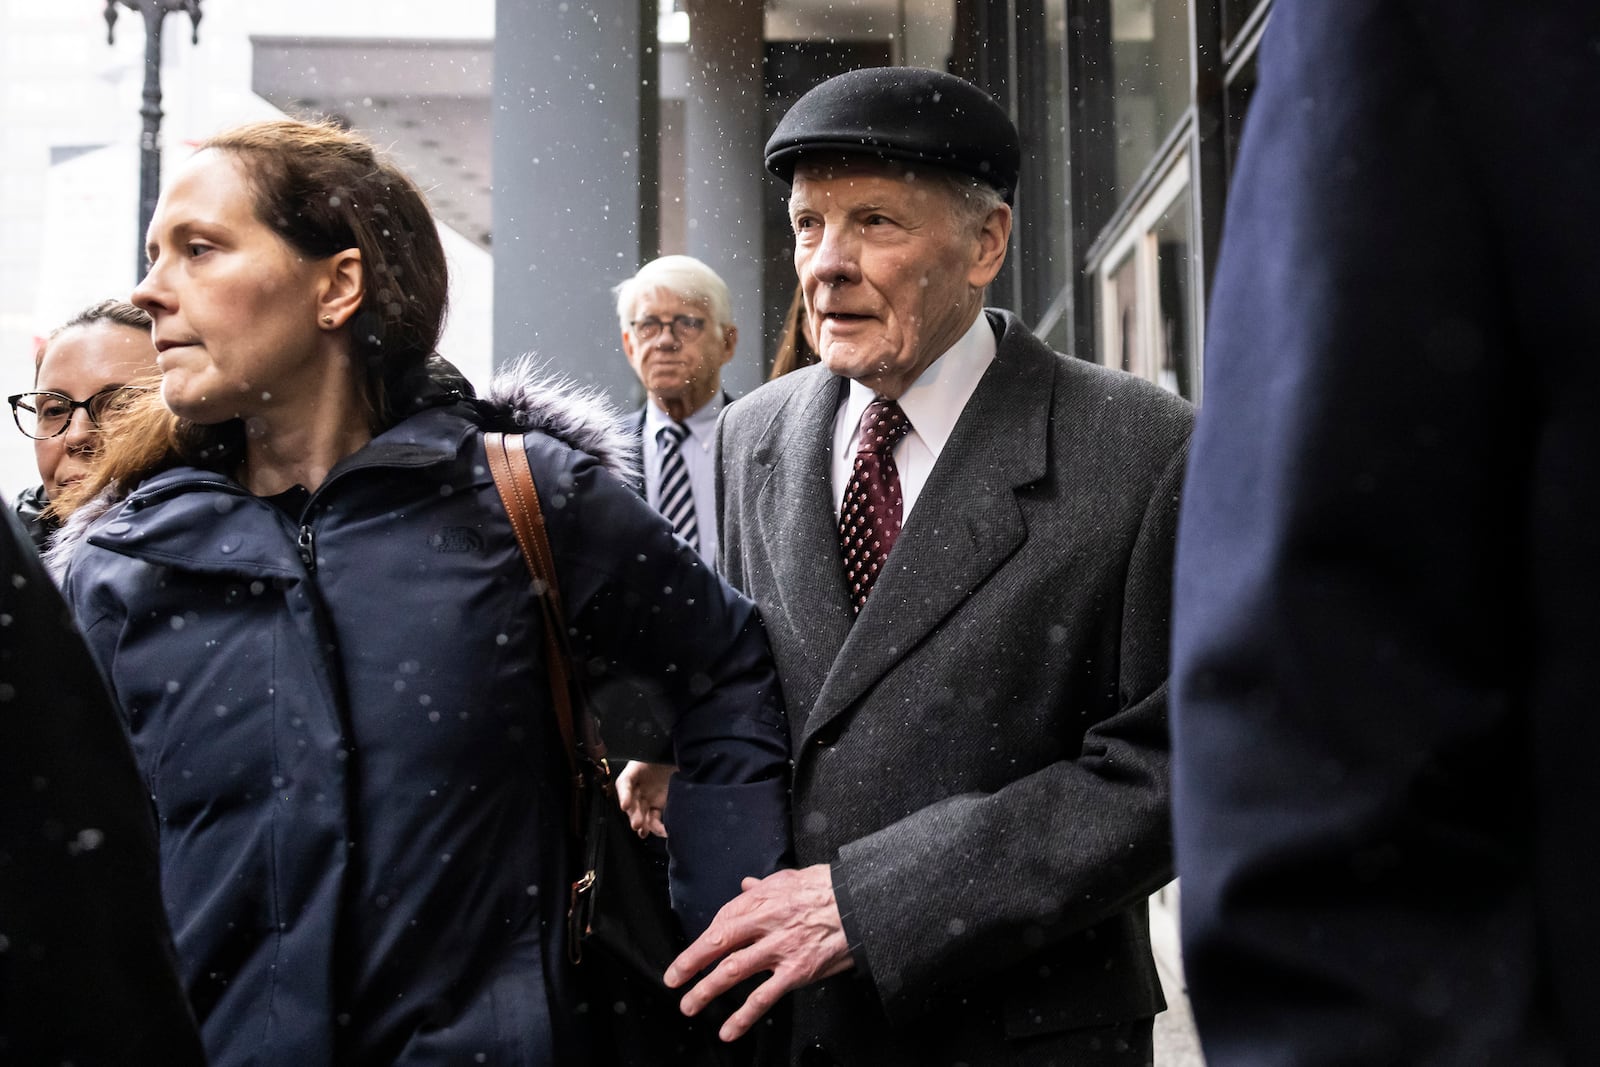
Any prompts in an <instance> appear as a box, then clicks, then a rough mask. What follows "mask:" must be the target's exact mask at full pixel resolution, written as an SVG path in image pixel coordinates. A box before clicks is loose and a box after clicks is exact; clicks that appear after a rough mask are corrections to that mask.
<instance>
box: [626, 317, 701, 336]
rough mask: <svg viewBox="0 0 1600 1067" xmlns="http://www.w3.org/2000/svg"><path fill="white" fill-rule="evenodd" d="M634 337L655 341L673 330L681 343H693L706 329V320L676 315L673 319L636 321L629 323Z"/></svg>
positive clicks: (673, 333)
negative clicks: (659, 336)
mask: <svg viewBox="0 0 1600 1067" xmlns="http://www.w3.org/2000/svg"><path fill="white" fill-rule="evenodd" d="M628 325H629V326H632V327H633V335H634V336H635V337H637V338H638V339H639V340H641V341H654V340H655V339H656V337H657V336H658V335H659V334H660V333H661V331H662V330H665V329H667V328H668V327H671V328H672V336H674V337H676V338H677V339H678V340H680V341H693V340H694V339H695V338H696V337H699V336H700V331H701V330H703V329H705V328H706V320H705V319H702V318H699V317H698V316H695V315H674V316H672V318H671V319H666V320H663V319H656V318H650V319H634V320H633V321H632V322H630V323H628Z"/></svg>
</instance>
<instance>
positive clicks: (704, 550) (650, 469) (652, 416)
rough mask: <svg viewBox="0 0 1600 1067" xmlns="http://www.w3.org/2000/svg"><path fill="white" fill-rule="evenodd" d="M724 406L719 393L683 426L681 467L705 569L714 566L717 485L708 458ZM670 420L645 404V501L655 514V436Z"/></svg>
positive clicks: (658, 489) (657, 473)
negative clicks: (685, 473) (685, 474)
mask: <svg viewBox="0 0 1600 1067" xmlns="http://www.w3.org/2000/svg"><path fill="white" fill-rule="evenodd" d="M722 407H723V402H722V392H721V391H720V390H718V392H717V394H716V395H715V396H713V397H712V398H711V399H710V400H708V401H706V403H705V404H704V405H702V406H701V408H700V410H698V411H696V412H695V413H694V414H692V415H690V416H689V417H688V418H687V419H685V420H684V422H683V424H684V426H686V427H687V428H688V430H689V436H687V437H685V438H684V439H683V445H682V446H681V449H680V450H681V451H682V452H683V462H684V466H686V467H688V468H689V492H690V493H691V495H693V497H694V521H695V526H696V528H697V530H698V533H699V538H700V558H701V559H703V560H705V561H706V566H708V567H712V566H715V565H716V562H715V561H716V558H717V486H716V463H715V461H714V460H713V458H712V455H711V443H712V442H711V437H712V434H713V433H714V432H715V431H716V428H717V416H718V415H719V414H721V412H722ZM671 422H672V417H671V416H669V415H668V414H667V413H666V412H665V411H662V410H661V408H660V407H659V406H658V405H657V404H656V402H655V401H654V400H649V399H646V400H645V404H644V441H643V442H642V445H643V455H642V456H641V459H642V460H643V462H644V498H645V499H646V500H648V501H649V502H650V506H651V507H653V508H655V509H656V510H657V511H660V510H661V441H660V439H659V437H658V436H657V435H658V434H659V433H660V431H661V428H662V427H663V426H667V425H669V424H671Z"/></svg>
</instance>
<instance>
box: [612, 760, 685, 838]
mask: <svg viewBox="0 0 1600 1067" xmlns="http://www.w3.org/2000/svg"><path fill="white" fill-rule="evenodd" d="M677 769H678V768H676V767H674V766H673V765H672V764H670V763H641V762H639V761H638V760H634V761H633V762H632V763H629V764H628V765H627V766H626V767H624V768H622V773H621V774H619V775H617V803H618V804H620V805H622V811H623V813H624V814H626V815H627V816H628V825H629V826H631V827H633V832H634V833H636V834H638V835H639V836H640V837H645V836H646V835H648V834H655V835H656V836H657V837H666V836H667V827H666V824H665V823H663V822H662V821H661V813H662V812H663V811H666V810H667V787H668V786H669V785H670V784H671V783H672V775H673V773H674V772H676V771H677Z"/></svg>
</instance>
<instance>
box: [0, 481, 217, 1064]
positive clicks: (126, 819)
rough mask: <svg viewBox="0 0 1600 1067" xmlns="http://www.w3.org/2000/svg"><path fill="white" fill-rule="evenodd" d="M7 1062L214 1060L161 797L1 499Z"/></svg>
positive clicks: (2, 964) (0, 900) (0, 755)
mask: <svg viewBox="0 0 1600 1067" xmlns="http://www.w3.org/2000/svg"><path fill="white" fill-rule="evenodd" d="M0 512H4V517H3V518H0V522H3V523H4V527H3V529H0V575H3V576H4V577H3V580H0V944H3V947H0V1063H10V1064H19V1065H21V1064H58V1063H67V1062H71V1063H75V1064H79V1065H82V1067H188V1065H199V1064H202V1063H204V1056H203V1054H202V1053H201V1050H200V1037H199V1033H198V1031H196V1029H195V1025H194V1019H193V1017H192V1016H191V1015H190V1013H189V1006H188V1003H187V1002H186V1001H185V1000H184V996H183V989H182V987H181V986H179V984H178V976H177V968H176V964H175V961H174V958H173V952H172V939H171V936H170V935H169V934H168V932H167V917H166V913H165V912H164V911H163V910H162V907H161V895H160V889H159V876H158V875H157V870H156V865H157V860H156V828H155V820H154V819H153V818H152V817H151V811H150V796H149V792H148V790H147V789H146V788H145V785H144V782H143V781H142V780H141V779H140V777H139V772H138V771H137V770H136V769H135V767H134V762H133V753H132V751H130V749H129V747H128V740H127V737H126V736H125V735H124V733H123V729H122V724H121V722H120V721H119V720H118V718H117V712H116V710H115V708H114V707H113V705H112V703H111V697H110V696H109V695H108V694H107V692H106V689H105V685H104V683H103V682H102V681H101V680H100V672H99V671H98V670H97V669H96V668H95V664H94V661H93V660H92V659H90V658H89V652H88V650H87V649H86V648H85V647H84V644H83V639H82V638H81V637H79V636H78V631H77V628H76V627H74V626H73V624H72V619H71V614H70V612H69V611H68V610H67V606H66V604H65V603H64V602H63V601H62V599H61V597H60V595H59V594H58V593H57V592H56V588H55V586H54V585H52V584H51V582H50V578H49V577H48V576H47V575H46V574H45V572H44V568H42V567H41V566H40V565H39V560H38V558H37V557H36V556H35V555H34V551H33V545H32V543H31V542H30V541H29V539H28V536H27V534H26V533H25V531H24V530H23V528H22V524H21V523H20V522H18V521H17V518H16V516H15V515H13V514H12V513H11V509H10V508H9V507H0Z"/></svg>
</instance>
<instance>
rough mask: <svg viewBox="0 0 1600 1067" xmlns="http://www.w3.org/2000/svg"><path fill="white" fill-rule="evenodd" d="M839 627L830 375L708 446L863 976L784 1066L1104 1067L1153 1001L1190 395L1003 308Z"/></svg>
mask: <svg viewBox="0 0 1600 1067" xmlns="http://www.w3.org/2000/svg"><path fill="white" fill-rule="evenodd" d="M987 315H988V317H989V322H990V325H991V326H992V327H993V328H994V329H995V332H996V334H997V336H998V353H997V357H996V359H995V361H994V363H993V364H992V365H991V366H990V368H989V369H988V371H987V372H986V373H985V374H984V377H983V379H982V380H981V381H980V382H979V384H978V387H977V390H976V392H975V393H974V394H973V396H972V398H971V400H970V401H969V403H968V404H967V407H966V409H965V410H964V411H963V413H962V415H961V417H960V420H959V422H958V423H957V425H956V428H955V431H954V433H953V434H952V436H951V438H950V440H949V442H948V444H947V445H946V446H945V449H944V451H943V453H942V454H941V456H940V458H939V461H938V463H937V464H936V466H935V468H934V470H933V472H932V475H931V476H930V478H929V480H928V482H927V484H926V487H925V488H924V489H923V491H922V495H921V496H920V498H919V499H918V501H917V503H916V506H915V508H914V509H913V511H912V512H911V514H910V515H909V516H908V517H907V520H906V523H905V527H904V529H903V531H902V533H901V536H900V539H899V541H898V542H897V543H896V545H895V547H894V551H893V552H892V553H891V555H890V557H889V560H888V564H887V568H886V570H885V572H884V573H883V574H882V575H881V576H880V577H879V579H878V581H877V584H876V586H875V587H874V590H873V593H872V597H871V600H870V601H869V602H868V603H867V605H866V607H865V608H864V609H863V611H862V613H861V615H860V616H859V617H858V618H857V619H856V620H855V621H854V623H853V624H852V621H851V616H850V608H849V605H848V602H847V600H846V595H845V580H844V572H843V566H842V563H841V560H840V552H839V547H838V539H837V533H836V530H835V509H834V504H833V501H832V499H831V487H830V475H829V464H830V450H831V447H832V445H831V437H832V424H833V420H834V413H835V410H836V407H837V404H838V401H839V397H840V391H841V389H843V388H844V387H845V385H846V383H845V381H844V380H843V379H841V378H838V377H836V376H834V375H832V374H830V373H829V372H828V371H827V370H826V369H825V368H824V367H820V366H818V367H812V368H807V369H806V370H803V371H799V372H796V373H794V374H791V375H788V376H786V377H784V378H781V379H779V380H778V381H776V382H773V383H771V384H769V385H767V386H765V387H763V388H761V389H759V390H757V391H756V392H754V393H752V394H751V395H749V396H748V397H746V398H745V399H743V400H741V401H740V402H739V403H738V404H735V405H733V406H732V407H731V408H729V409H728V412H727V414H726V415H725V416H724V418H723V421H722V423H721V425H720V428H719V438H718V448H719V467H720V470H721V472H722V480H721V482H720V483H719V507H720V517H721V522H722V553H723V559H722V564H723V568H724V571H725V573H726V575H727V577H728V579H729V580H730V581H731V582H732V583H733V584H734V585H735V586H737V587H739V588H741V589H743V590H744V591H746V592H747V593H748V594H749V595H750V596H751V597H753V598H754V599H755V600H756V602H757V604H758V605H759V606H760V609H761V612H762V615H763V616H764V618H765V620H766V624H767V626H768V629H769V632H770V636H771V641H772V645H773V650H774V654H775V656H776V659H777V664H778V674H779V678H780V680H781V682H782V685H783V690H784V695H785V699H786V701H787V703H788V707H789V715H790V729H791V733H792V738H793V752H794V760H795V769H794V797H793V817H794V823H795V825H794V831H795V845H796V850H797V858H798V860H799V862H800V864H801V865H809V864H814V863H828V864H832V865H833V866H832V869H833V880H834V885H835V887H836V889H838V890H841V891H842V893H841V898H842V906H843V907H845V908H848V909H849V912H850V915H849V918H848V919H847V923H846V927H847V931H848V932H850V933H852V934H854V935H855V936H856V937H857V938H858V940H859V944H858V945H857V946H856V948H855V954H856V958H857V959H858V960H859V961H862V962H864V963H865V966H864V967H858V968H856V969H854V970H851V971H847V972H846V973H844V974H842V975H840V976H838V977H836V978H832V979H829V980H827V981H825V982H822V983H819V984H817V985H814V986H811V987H809V988H807V989H803V990H800V991H798V992H797V993H796V994H795V996H794V1003H793V1010H794V1019H793V1025H794V1036H793V1042H792V1051H793V1057H792V1058H793V1061H794V1062H795V1063H807V1064H809V1063H838V1064H861V1065H867V1064H871V1065H874V1067H883V1065H895V1064H904V1065H907V1067H910V1065H917V1067H928V1065H933V1064H946V1063H965V1064H971V1065H978V1064H1000V1063H1006V1064H1011V1063H1018V1062H1022V1063H1039V1064H1043V1063H1058V1062H1059V1063H1095V1062H1100V1060H1099V1058H1098V1057H1097V1056H1096V1055H1095V1054H1093V1053H1090V1054H1085V1053H1084V1052H1083V1049H1084V1048H1085V1047H1088V1046H1093V1045H1094V1044H1095V1043H1096V1042H1097V1041H1098V1037H1096V1036H1093V1035H1096V1034H1098V1033H1102V1032H1105V1031H1103V1030H1102V1028H1104V1027H1107V1026H1111V1025H1112V1024H1118V1023H1127V1022H1134V1023H1138V1022H1140V1021H1142V1020H1145V1019H1148V1018H1149V1017H1150V1016H1152V1015H1154V1014H1155V1013H1156V1012H1157V1011H1159V1010H1160V1009H1161V1008H1162V1006H1163V1000H1162V997H1161V991H1160V986H1159V983H1158V981H1157V977H1156V973H1155V968H1154V965H1153V962H1152V959H1151V955H1150V946H1149V932H1148V923H1147V918H1146V910H1145V900H1146V898H1147V896H1148V895H1149V894H1150V893H1151V892H1152V891H1153V890H1155V889H1156V888H1158V887H1159V886H1160V885H1161V884H1162V883H1163V882H1165V881H1166V880H1167V879H1168V878H1169V877H1171V872H1172V861H1171V828H1170V821H1169V817H1168V780H1167V767H1168V743H1167V719H1166V706H1167V648H1168V604H1169V598H1170V583H1171V568H1172V553H1173V537H1174V531H1175V527H1176V517H1177V506H1178V492H1179V486H1180V484H1181V479H1182V475H1183V465H1184V456H1185V449H1186V442H1187V439H1188V434H1189V428H1190V424H1191V421H1192V413H1191V410H1190V407H1189V405H1188V404H1187V403H1185V402H1184V401H1182V400H1180V399H1178V398H1176V397H1174V396H1172V395H1170V394H1168V393H1165V392H1163V391H1161V390H1160V389H1157V388H1156V387H1155V386H1153V385H1150V384H1148V383H1146V382H1143V381H1141V380H1138V379H1136V378H1133V377H1131V376H1129V375H1126V374H1123V373H1121V372H1117V371H1112V370H1107V369H1105V368H1102V367H1098V366H1095V365H1092V364H1089V363H1085V362H1082V361H1079V360H1074V359H1069V358H1067V357H1065V356H1062V355H1060V354H1058V353H1055V352H1053V351H1051V350H1050V349H1049V348H1047V347H1046V346H1045V345H1044V344H1042V343H1041V342H1040V341H1038V340H1037V339H1036V338H1035V337H1034V336H1033V335H1032V334H1031V333H1029V332H1028V330H1027V329H1026V327H1024V326H1023V325H1022V324H1021V322H1020V321H1018V320H1017V319H1016V318H1015V317H1013V316H1011V315H1009V314H1007V313H1005V312H1000V311H993V310H991V311H989V312H987Z"/></svg>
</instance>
